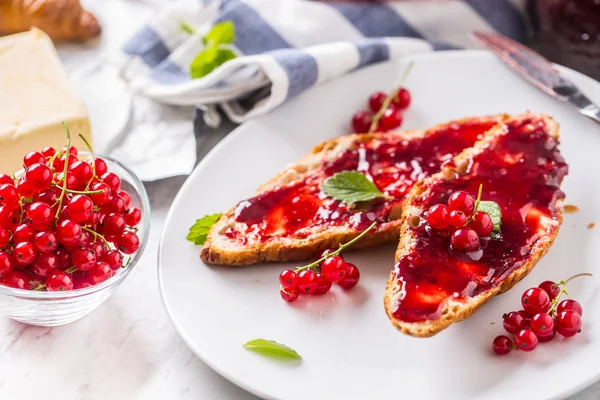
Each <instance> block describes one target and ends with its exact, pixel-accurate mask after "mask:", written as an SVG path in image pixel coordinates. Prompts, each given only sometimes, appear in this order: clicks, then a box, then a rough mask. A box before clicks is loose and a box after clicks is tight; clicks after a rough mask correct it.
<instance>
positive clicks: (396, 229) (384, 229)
mask: <svg viewBox="0 0 600 400" xmlns="http://www.w3.org/2000/svg"><path fill="white" fill-rule="evenodd" d="M504 118H506V116H505V115H500V116H490V117H473V118H464V119H460V120H457V121H451V122H448V123H444V124H440V125H437V126H435V127H433V128H430V129H428V130H424V131H408V132H388V133H368V134H353V135H348V136H343V137H340V138H335V139H332V140H329V141H325V142H322V143H321V144H319V145H318V146H316V147H315V148H313V149H312V151H311V152H310V153H309V154H307V155H306V156H305V157H303V158H302V159H301V160H300V161H298V162H297V163H296V164H294V165H291V166H289V167H288V168H286V169H285V170H283V171H282V172H280V173H279V174H278V175H277V176H275V177H274V178H273V179H271V180H269V181H268V182H266V183H265V184H263V185H262V186H261V187H260V188H259V189H258V191H257V192H256V195H259V194H261V193H264V192H266V191H269V190H272V189H275V188H277V187H280V186H284V185H289V184H293V183H295V182H298V181H301V180H303V179H304V177H305V176H306V175H307V174H309V173H310V172H312V171H314V170H316V169H318V168H319V167H320V166H321V165H322V164H323V163H324V162H326V161H329V160H333V159H335V158H336V157H337V156H338V155H339V154H341V153H342V152H344V151H345V150H347V149H348V148H350V147H351V146H352V145H353V144H354V143H356V141H360V142H368V141H371V140H374V139H380V138H383V137H387V136H389V135H394V136H397V137H399V138H402V139H406V140H411V139H415V138H422V137H426V136H427V135H428V134H430V133H432V132H436V131H438V130H441V129H444V128H445V127H448V126H450V125H451V124H457V123H458V124H465V123H467V122H485V121H497V122H498V123H500V121H501V120H502V119H504ZM398 209H399V210H400V206H398ZM234 212H235V209H234V208H232V209H230V210H229V211H227V212H226V213H225V214H223V216H221V218H220V219H219V221H217V223H216V224H215V225H213V227H212V228H211V230H210V232H209V234H208V237H207V241H206V243H205V244H204V246H203V247H202V249H201V251H200V257H201V258H202V260H203V261H204V262H206V263H208V264H216V265H231V266H243V265H250V264H256V263H260V262H268V261H279V262H284V261H299V260H306V259H309V258H311V257H313V256H315V255H317V254H319V253H320V252H322V251H323V250H325V249H327V248H332V247H333V248H335V247H337V246H338V245H339V244H340V243H345V242H347V241H349V240H351V239H353V238H355V237H356V236H357V235H358V234H359V233H360V231H358V230H356V229H352V228H349V227H342V226H337V227H329V228H325V227H323V226H318V225H317V226H315V227H314V229H313V232H312V233H311V234H310V235H309V236H308V237H307V238H290V237H285V238H283V237H282V238H277V239H276V240H268V241H265V242H262V243H248V244H245V245H238V244H237V243H233V242H232V241H230V240H228V239H227V238H226V237H225V236H224V235H223V232H225V231H226V230H227V228H228V227H230V226H232V225H234V224H235V223H236V222H235V220H234ZM400 225H401V219H400V218H398V219H396V220H392V221H389V222H385V223H382V224H380V225H378V226H376V227H375V228H374V229H373V231H371V232H370V233H369V235H367V236H366V237H364V238H363V239H361V240H360V243H357V244H356V246H354V247H355V248H361V247H363V248H364V247H372V246H375V245H378V244H382V243H388V242H394V241H397V240H398V235H399V234H400Z"/></svg>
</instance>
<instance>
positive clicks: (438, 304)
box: [384, 114, 568, 337]
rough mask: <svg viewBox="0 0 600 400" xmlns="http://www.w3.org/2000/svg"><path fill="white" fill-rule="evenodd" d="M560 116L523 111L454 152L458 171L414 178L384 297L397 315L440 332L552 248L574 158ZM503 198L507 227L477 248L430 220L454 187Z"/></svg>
mask: <svg viewBox="0 0 600 400" xmlns="http://www.w3.org/2000/svg"><path fill="white" fill-rule="evenodd" d="M557 146H558V124H557V123H556V122H554V121H553V120H552V119H551V118H550V117H548V116H545V115H532V114H524V115H519V116H515V117H513V118H511V119H508V120H507V121H505V123H504V124H502V125H499V126H495V127H493V128H492V129H490V130H489V131H488V132H487V133H486V135H485V137H484V138H483V139H482V140H481V141H479V142H478V143H476V144H475V146H474V147H472V148H469V149H466V150H465V151H464V152H462V153H461V154H459V155H458V156H456V157H455V159H454V162H453V163H450V164H449V168H450V165H451V166H452V167H453V168H454V169H455V171H453V172H454V173H452V174H448V173H447V171H446V173H445V174H444V173H438V174H435V175H433V176H431V177H429V178H427V179H424V180H422V181H420V182H419V183H417V184H416V185H414V187H413V188H412V190H411V192H410V194H409V195H408V196H407V197H406V199H405V203H404V208H403V218H402V226H401V235H400V243H399V245H398V250H397V252H396V265H395V268H394V270H393V271H392V273H391V275H390V279H389V281H388V284H387V288H386V293H385V298H384V305H385V310H386V312H387V314H388V317H389V318H390V321H391V322H392V324H393V325H394V326H395V327H396V328H397V329H398V330H400V331H401V332H403V333H406V334H409V335H412V336H418V337H428V336H432V335H435V334H436V333H438V332H439V331H441V330H443V329H445V328H447V327H448V326H449V325H450V324H452V323H454V322H458V321H461V320H464V319H465V318H468V317H469V316H470V315H471V314H472V313H473V312H474V311H476V310H477V309H478V308H479V307H481V306H482V305H483V304H485V303H486V302H487V301H488V300H489V299H490V298H491V297H492V296H494V295H497V294H500V293H503V292H505V291H507V290H509V289H510V288H511V287H512V286H513V285H515V284H516V283H517V282H519V281H520V280H521V279H523V278H524V277H525V276H527V274H528V273H529V272H530V271H531V270H532V269H533V267H534V266H535V264H536V263H537V262H538V261H539V260H540V259H541V258H542V257H543V256H544V254H546V252H547V251H548V249H549V248H550V246H551V245H552V242H553V241H554V238H555V237H556V235H557V233H558V229H559V227H560V224H561V223H562V211H561V204H562V200H563V198H564V193H563V192H562V191H561V190H560V185H561V183H562V180H563V178H564V176H565V175H566V174H567V171H568V166H567V164H566V163H565V162H564V159H563V158H562V156H561V155H560V152H559V151H558V148H557ZM479 185H483V186H482V187H483V194H482V200H491V201H495V202H496V203H498V205H499V206H500V208H501V211H502V219H501V227H500V229H501V232H500V233H499V234H498V235H497V237H494V236H495V235H494V234H492V235H491V236H492V238H485V239H483V238H482V239H481V244H482V245H481V250H479V251H477V252H473V253H464V252H460V251H457V250H454V249H452V248H451V246H450V235H451V233H452V229H442V230H438V229H433V228H431V227H430V226H429V225H428V223H427V212H428V210H429V208H430V207H431V206H432V205H435V204H447V201H448V197H449V196H450V194H451V193H453V192H455V191H457V190H464V191H467V192H469V193H470V194H471V195H472V196H473V198H475V197H476V196H477V191H478V188H479Z"/></svg>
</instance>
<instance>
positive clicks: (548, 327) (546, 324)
mask: <svg viewBox="0 0 600 400" xmlns="http://www.w3.org/2000/svg"><path fill="white" fill-rule="evenodd" d="M529 329H531V331H532V332H533V333H535V335H536V336H537V337H538V338H539V337H541V336H544V337H547V336H549V335H551V334H552V332H553V331H554V318H552V317H551V316H550V315H548V314H546V313H538V314H535V315H534V316H533V318H531V326H530V328H529Z"/></svg>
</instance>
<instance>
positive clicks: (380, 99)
mask: <svg viewBox="0 0 600 400" xmlns="http://www.w3.org/2000/svg"><path fill="white" fill-rule="evenodd" d="M386 98H387V94H385V93H383V92H375V93H373V94H372V95H371V96H370V97H369V108H370V109H371V111H373V112H374V113H375V114H377V113H378V112H379V110H381V107H382V106H383V103H384V102H385V99H386Z"/></svg>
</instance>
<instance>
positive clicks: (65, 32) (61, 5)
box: [0, 0, 101, 40]
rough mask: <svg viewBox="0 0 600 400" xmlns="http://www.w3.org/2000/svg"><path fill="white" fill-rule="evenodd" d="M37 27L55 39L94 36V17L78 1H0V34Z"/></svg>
mask: <svg viewBox="0 0 600 400" xmlns="http://www.w3.org/2000/svg"><path fill="white" fill-rule="evenodd" d="M34 26H35V27H37V28H39V29H41V30H43V31H45V32H46V33H47V34H48V35H49V36H50V37H51V38H52V39H55V40H85V39H92V38H95V37H97V36H98V35H99V34H100V31H101V28H100V24H99V23H98V20H97V19H96V17H94V15H93V14H91V13H90V12H88V11H86V10H84V9H83V7H82V6H81V3H80V2H79V0H0V33H3V34H8V33H16V32H22V31H26V30H29V29H30V28H31V27H34Z"/></svg>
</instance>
